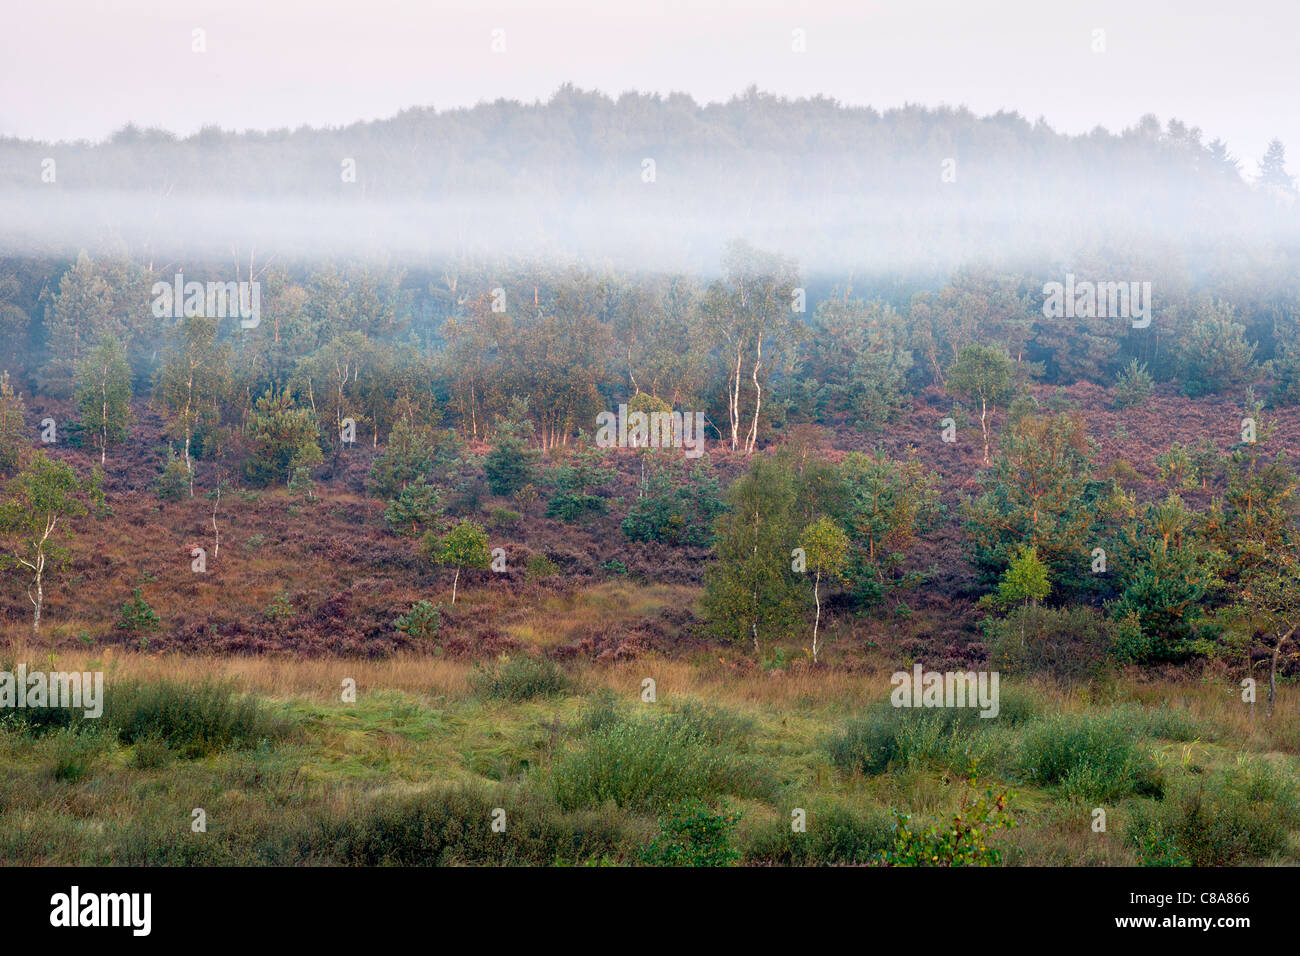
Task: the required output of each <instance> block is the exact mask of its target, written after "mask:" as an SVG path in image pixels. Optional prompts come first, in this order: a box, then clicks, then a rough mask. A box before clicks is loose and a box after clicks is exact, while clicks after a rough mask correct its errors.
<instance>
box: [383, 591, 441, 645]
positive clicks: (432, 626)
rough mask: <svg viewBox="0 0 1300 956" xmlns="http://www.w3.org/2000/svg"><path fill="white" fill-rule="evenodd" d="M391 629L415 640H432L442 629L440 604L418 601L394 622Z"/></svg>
mask: <svg viewBox="0 0 1300 956" xmlns="http://www.w3.org/2000/svg"><path fill="white" fill-rule="evenodd" d="M393 627H395V628H397V630H399V631H401V632H402V633H403V634H406V635H408V636H410V637H413V638H415V639H416V640H421V641H427V640H432V639H433V638H435V637H437V636H438V629H439V628H441V627H442V603H441V602H439V603H438V604H434V603H433V602H432V601H420V602H419V603H417V604H414V605H412V607H411V609H410V610H409V611H407V612H406V613H405V614H403V615H402V616H401V617H399V618H398V619H397V620H396V621H394V622H393Z"/></svg>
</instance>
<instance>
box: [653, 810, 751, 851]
mask: <svg viewBox="0 0 1300 956" xmlns="http://www.w3.org/2000/svg"><path fill="white" fill-rule="evenodd" d="M739 822H740V814H739V813H736V812H734V811H726V810H724V811H715V810H711V809H709V808H708V807H707V806H705V805H704V804H702V803H699V802H698V801H692V802H690V803H687V804H686V805H684V806H682V807H678V808H675V809H674V810H673V812H672V813H671V814H670V815H669V816H668V817H666V818H664V819H661V820H660V821H659V835H658V836H657V837H655V838H654V839H653V840H651V841H650V842H649V843H648V844H646V846H644V847H643V848H642V850H641V854H640V856H641V861H642V862H643V863H646V864H649V865H650V866H735V865H736V864H737V863H739V862H740V851H739V850H737V849H736V848H735V847H734V846H733V845H732V842H731V839H732V834H733V832H734V831H735V829H736V824H737V823H739Z"/></svg>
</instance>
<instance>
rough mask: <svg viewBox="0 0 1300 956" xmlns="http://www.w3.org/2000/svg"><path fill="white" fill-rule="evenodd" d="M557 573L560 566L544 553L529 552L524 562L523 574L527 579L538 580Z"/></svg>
mask: <svg viewBox="0 0 1300 956" xmlns="http://www.w3.org/2000/svg"><path fill="white" fill-rule="evenodd" d="M559 573H560V566H559V565H558V564H556V563H555V562H554V561H552V560H551V559H550V558H548V557H547V556H546V555H544V554H530V555H529V556H528V560H527V561H526V562H525V563H524V575H525V576H526V577H527V579H528V580H529V581H539V580H541V579H542V578H549V577H553V576H554V575H557V574H559Z"/></svg>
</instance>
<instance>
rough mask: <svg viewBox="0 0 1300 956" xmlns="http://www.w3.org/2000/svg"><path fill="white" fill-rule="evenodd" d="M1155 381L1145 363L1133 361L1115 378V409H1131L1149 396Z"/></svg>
mask: <svg viewBox="0 0 1300 956" xmlns="http://www.w3.org/2000/svg"><path fill="white" fill-rule="evenodd" d="M1154 387H1155V380H1154V379H1153V378H1152V377H1151V374H1150V373H1149V372H1148V371H1147V366H1146V363H1145V362H1139V361H1138V360H1137V359H1133V360H1132V361H1130V362H1129V363H1128V365H1126V366H1124V368H1122V369H1121V370H1120V372H1119V374H1118V375H1116V376H1115V407H1116V408H1133V407H1134V406H1137V405H1141V404H1142V403H1143V402H1145V401H1146V400H1147V399H1148V398H1149V397H1150V396H1151V390H1152V388H1154Z"/></svg>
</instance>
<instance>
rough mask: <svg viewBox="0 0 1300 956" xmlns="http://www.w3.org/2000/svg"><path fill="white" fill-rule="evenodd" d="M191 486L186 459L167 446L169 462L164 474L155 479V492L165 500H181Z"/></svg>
mask: <svg viewBox="0 0 1300 956" xmlns="http://www.w3.org/2000/svg"><path fill="white" fill-rule="evenodd" d="M189 487H190V471H189V469H188V468H186V467H185V459H183V458H177V457H176V450H175V449H174V448H172V447H171V446H168V448H167V464H166V465H164V466H163V470H162V474H160V475H159V476H158V478H157V480H156V481H154V485H153V488H154V492H155V493H156V494H157V495H158V497H159V498H161V499H163V501H179V500H180V499H182V498H184V497H185V495H186V493H187V492H188V491H189Z"/></svg>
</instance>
